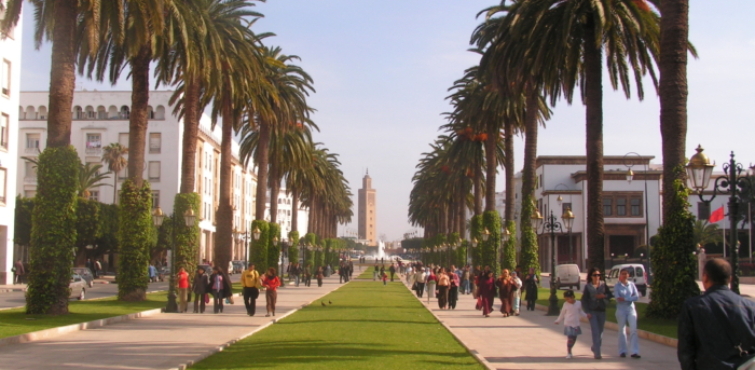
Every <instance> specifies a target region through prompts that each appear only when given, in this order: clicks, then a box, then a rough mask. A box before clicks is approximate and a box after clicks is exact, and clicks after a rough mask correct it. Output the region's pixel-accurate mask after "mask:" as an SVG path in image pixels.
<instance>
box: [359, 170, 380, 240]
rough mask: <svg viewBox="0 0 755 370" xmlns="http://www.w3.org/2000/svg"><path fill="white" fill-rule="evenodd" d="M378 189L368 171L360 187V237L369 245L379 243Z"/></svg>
mask: <svg viewBox="0 0 755 370" xmlns="http://www.w3.org/2000/svg"><path fill="white" fill-rule="evenodd" d="M375 197H376V191H375V189H373V188H372V178H370V174H369V173H367V174H365V175H364V178H362V188H361V189H359V199H358V200H359V239H362V240H366V241H367V245H369V246H375V245H377V231H376V230H377V203H376V199H375Z"/></svg>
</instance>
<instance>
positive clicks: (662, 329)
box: [537, 288, 678, 339]
mask: <svg viewBox="0 0 755 370" xmlns="http://www.w3.org/2000/svg"><path fill="white" fill-rule="evenodd" d="M565 291H566V290H558V291H557V294H556V295H557V296H558V307H559V308H561V307H562V306H563V304H564V292H565ZM550 295H551V290H550V289H549V288H539V289H538V294H537V298H538V300H537V303H538V304H541V305H544V306H548V305H549V304H550V302H548V297H550ZM574 295H575V296H576V298H577V299H580V298H582V293H581V292H576V291H575V292H574ZM634 306H635V309H636V310H637V329H640V330H644V331H648V332H651V333H655V334H659V335H663V336H666V337H669V338H674V339H678V338H677V335H676V330H677V321H676V320H673V319H658V318H648V317H645V310H646V309H647V308H648V304H647V303H641V302H634ZM606 321H609V322H612V323H616V301H615V300H613V299H612V300H611V302H610V303H608V306H607V307H606Z"/></svg>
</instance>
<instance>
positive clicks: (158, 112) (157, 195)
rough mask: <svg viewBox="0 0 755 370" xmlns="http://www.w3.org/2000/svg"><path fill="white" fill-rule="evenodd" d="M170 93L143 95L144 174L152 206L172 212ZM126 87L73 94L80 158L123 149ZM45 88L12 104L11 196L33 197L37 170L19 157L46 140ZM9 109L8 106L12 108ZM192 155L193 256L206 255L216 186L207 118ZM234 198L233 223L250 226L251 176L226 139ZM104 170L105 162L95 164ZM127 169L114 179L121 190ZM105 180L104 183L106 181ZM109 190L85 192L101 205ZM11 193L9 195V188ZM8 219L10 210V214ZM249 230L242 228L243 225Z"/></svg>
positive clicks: (215, 150)
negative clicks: (197, 199)
mask: <svg viewBox="0 0 755 370" xmlns="http://www.w3.org/2000/svg"><path fill="white" fill-rule="evenodd" d="M172 94H173V92H172V91H152V92H150V102H149V104H150V108H149V109H150V114H149V116H150V120H149V127H148V129H147V146H146V153H145V162H146V163H145V174H144V178H145V179H146V180H148V181H149V182H150V185H151V188H152V194H153V207H157V206H160V208H162V209H163V210H164V211H165V212H166V213H168V214H170V213H171V212H172V210H173V202H174V197H175V195H176V194H177V193H178V192H179V189H180V181H181V157H182V150H181V141H182V137H183V124H182V122H181V121H180V120H178V119H177V118H176V117H175V116H174V115H173V114H171V112H173V107H171V106H170V104H169V103H168V101H169V99H170V96H171V95H172ZM130 103H131V92H130V91H76V92H75V94H74V99H73V112H74V115H73V124H72V128H71V144H72V145H73V146H74V147H75V148H76V150H77V151H78V153H79V156H80V157H81V160H82V162H85V163H102V162H101V160H102V148H103V147H105V146H107V145H109V144H111V143H120V144H121V145H123V146H124V147H128V135H129V133H128V132H129V122H128V117H129V111H130ZM47 104H48V93H47V92H23V93H21V99H20V102H19V103H17V104H16V105H15V107H19V108H16V109H17V111H18V112H20V121H19V126H20V127H19V129H20V134H19V136H18V138H17V139H15V140H14V142H17V143H18V146H20V147H22V148H23V149H22V150H20V151H19V155H18V156H17V157H16V159H14V160H13V161H9V163H16V161H17V163H18V166H19V168H23V171H21V173H20V174H19V176H17V177H16V180H17V181H16V186H17V188H18V189H17V193H18V194H20V195H22V196H26V197H32V196H34V195H35V194H36V186H37V185H36V183H37V182H36V172H35V169H34V168H33V166H32V165H31V164H29V163H28V162H27V161H25V160H23V159H21V156H30V157H34V156H36V155H37V154H38V153H39V151H40V150H43V149H44V143H45V142H46V132H47V124H46V121H45V119H46V115H47ZM14 110H15V109H14ZM197 140H198V143H197V153H196V159H195V161H196V162H195V163H196V168H197V171H196V179H195V189H194V190H195V191H196V192H197V193H198V194H200V195H201V204H200V212H199V220H200V222H199V227H200V229H201V232H202V235H201V238H200V250H199V255H198V256H197V258H198V259H199V260H202V259H208V260H212V259H213V247H214V234H215V231H216V229H215V225H216V219H215V212H216V210H217V206H218V197H219V187H220V166H219V164H220V141H221V140H220V125H218V126H217V127H215V129H214V130H213V129H212V128H211V122H210V118H209V117H208V116H206V115H205V116H203V117H202V119H201V121H200V127H199V137H198V139H197ZM232 150H233V153H234V160H233V170H232V171H233V185H232V189H233V195H232V203H233V205H234V222H235V227H236V228H237V229H238V230H243V229H244V225H250V224H251V221H252V220H253V218H254V214H253V213H254V212H253V210H254V194H255V192H256V188H257V181H256V175H255V173H254V171H253V169H252V168H251V165H250V166H249V167H248V168H244V167H242V166H241V165H240V162H239V160H238V150H239V147H238V144H236V143H235V142H234V143H233V148H232ZM102 164H103V166H104V167H105V168H107V164H105V163H102ZM125 178H126V171H125V170H123V171H121V173H119V174H118V176H117V183H118V189H121V185H122V182H123V180H125ZM113 181H114V179H113V178H112V177H111V178H110V179H109V180H106V181H105V183H108V184H113ZM114 191H115V189H114V187H113V186H101V187H99V188H98V189H94V190H93V191H91V198H92V199H95V200H98V201H100V202H103V203H112V202H113V201H114V199H117V197H115V198H114V196H115V193H114ZM11 194H13V193H11ZM11 217H12V212H11ZM246 228H247V229H248V228H249V226H246ZM244 256H245V255H244V248H243V245H239V246H236V248H234V256H233V258H234V259H241V258H244Z"/></svg>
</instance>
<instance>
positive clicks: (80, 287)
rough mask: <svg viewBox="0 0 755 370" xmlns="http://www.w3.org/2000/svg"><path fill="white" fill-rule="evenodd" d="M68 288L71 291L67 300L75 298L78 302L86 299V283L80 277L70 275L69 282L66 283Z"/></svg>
mask: <svg viewBox="0 0 755 370" xmlns="http://www.w3.org/2000/svg"><path fill="white" fill-rule="evenodd" d="M68 288H70V289H71V294H70V295H69V296H68V298H76V299H78V300H80V301H81V300H83V299H84V298H86V292H87V282H86V280H84V279H83V278H82V277H81V275H79V274H76V273H72V274H71V282H70V283H68Z"/></svg>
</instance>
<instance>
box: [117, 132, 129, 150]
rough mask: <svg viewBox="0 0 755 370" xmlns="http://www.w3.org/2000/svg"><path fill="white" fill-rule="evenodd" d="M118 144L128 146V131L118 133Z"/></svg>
mask: <svg viewBox="0 0 755 370" xmlns="http://www.w3.org/2000/svg"><path fill="white" fill-rule="evenodd" d="M118 144H121V146H122V147H124V148H128V132H121V133H119V134H118Z"/></svg>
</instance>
